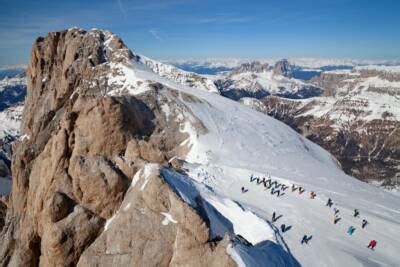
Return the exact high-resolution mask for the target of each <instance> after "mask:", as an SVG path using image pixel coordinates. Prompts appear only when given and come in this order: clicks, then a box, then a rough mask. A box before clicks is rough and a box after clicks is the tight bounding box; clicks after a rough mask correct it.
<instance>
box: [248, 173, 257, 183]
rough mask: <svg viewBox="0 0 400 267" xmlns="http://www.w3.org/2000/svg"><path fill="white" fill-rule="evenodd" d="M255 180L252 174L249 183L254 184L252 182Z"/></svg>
mask: <svg viewBox="0 0 400 267" xmlns="http://www.w3.org/2000/svg"><path fill="white" fill-rule="evenodd" d="M256 179H257V177H254V176H253V174H252V175H251V176H250V182H251V183H252V182H254V180H256Z"/></svg>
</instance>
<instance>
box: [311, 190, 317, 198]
mask: <svg viewBox="0 0 400 267" xmlns="http://www.w3.org/2000/svg"><path fill="white" fill-rule="evenodd" d="M316 196H317V194H315V192H314V191H311V192H310V198H311V199H314V198H315V197H316Z"/></svg>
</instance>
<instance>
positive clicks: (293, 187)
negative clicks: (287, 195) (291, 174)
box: [292, 184, 298, 192]
mask: <svg viewBox="0 0 400 267" xmlns="http://www.w3.org/2000/svg"><path fill="white" fill-rule="evenodd" d="M297 189H298V187H296V186H295V185H294V184H292V192H294V191H296V190H297Z"/></svg>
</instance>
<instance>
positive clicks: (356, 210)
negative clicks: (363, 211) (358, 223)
mask: <svg viewBox="0 0 400 267" xmlns="http://www.w3.org/2000/svg"><path fill="white" fill-rule="evenodd" d="M354 217H356V218H357V217H360V212H359V211H358V209H354Z"/></svg>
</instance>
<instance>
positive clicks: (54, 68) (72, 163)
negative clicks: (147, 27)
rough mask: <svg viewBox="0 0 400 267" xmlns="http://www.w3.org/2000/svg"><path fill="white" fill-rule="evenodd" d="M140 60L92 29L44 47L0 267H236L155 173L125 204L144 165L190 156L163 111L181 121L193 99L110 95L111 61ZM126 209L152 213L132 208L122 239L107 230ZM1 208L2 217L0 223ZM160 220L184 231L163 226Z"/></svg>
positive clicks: (33, 66)
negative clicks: (168, 217)
mask: <svg viewBox="0 0 400 267" xmlns="http://www.w3.org/2000/svg"><path fill="white" fill-rule="evenodd" d="M106 42H107V45H106ZM134 58H135V55H133V54H132V52H130V51H129V49H127V48H126V47H125V46H124V44H123V42H122V41H121V40H120V39H119V38H118V37H116V36H115V35H112V34H111V33H107V32H102V31H97V30H93V31H90V32H86V31H83V30H79V29H70V30H67V31H63V32H57V33H50V34H49V35H48V36H47V37H46V38H38V39H37V41H36V43H35V44H34V46H33V49H32V57H31V61H30V64H29V69H28V95H27V98H26V102H25V110H24V113H23V118H22V126H23V127H22V128H23V129H22V131H23V134H26V136H27V138H23V139H20V140H18V141H17V142H16V143H15V144H14V146H13V151H14V153H13V160H12V172H13V185H12V194H11V196H10V199H9V201H8V203H7V214H6V217H5V220H4V226H3V227H2V228H3V229H2V231H1V233H0V240H2V242H1V243H0V266H74V265H76V264H77V263H78V261H79V262H80V265H82V266H86V265H87V266H96V264H100V263H101V264H103V265H108V264H109V263H110V264H111V263H113V264H114V263H118V264H122V265H123V264H124V263H127V262H129V263H133V265H135V264H136V263H138V264H139V263H140V264H142V263H143V264H149V265H147V266H151V265H152V264H154V265H153V266H156V265H157V266H169V265H182V264H183V265H193V266H200V265H201V266H205V265H209V264H211V265H212V266H217V263H221V264H223V265H222V266H226V265H231V260H230V258H229V257H228V256H227V255H226V253H225V248H226V242H227V241H225V243H222V242H221V243H220V245H219V246H218V249H215V250H211V249H210V247H209V245H208V244H207V239H208V228H207V226H206V225H205V223H204V222H203V220H202V219H201V218H200V217H199V216H198V215H197V214H196V212H195V211H193V210H191V209H190V208H189V207H188V206H186V205H185V204H184V203H183V202H182V200H180V199H178V198H177V197H176V195H175V194H174V193H173V192H172V191H171V189H169V187H168V186H167V185H166V184H165V183H164V182H163V181H162V180H161V178H160V177H159V176H158V174H154V177H153V178H151V181H150V182H149V185H148V186H147V187H146V190H145V191H143V192H141V191H140V192H139V191H138V190H137V189H133V188H131V189H129V191H128V195H126V192H127V190H128V188H129V185H130V184H131V180H132V178H133V176H134V175H135V174H136V173H137V172H138V170H140V169H141V168H142V167H143V166H144V165H145V164H147V162H155V163H158V164H163V165H167V162H168V161H169V160H170V159H171V158H173V157H175V156H182V155H184V154H185V153H187V151H188V149H189V147H187V145H186V146H185V145H180V144H182V142H183V141H184V140H185V139H186V138H188V135H187V134H186V133H182V132H181V131H180V127H179V126H180V122H178V121H176V120H175V119H170V118H168V117H166V115H165V114H164V113H163V112H162V110H161V109H160V106H161V105H163V104H165V103H168V105H171V107H172V106H174V109H172V108H171V116H175V115H176V114H174V112H183V110H182V109H184V108H185V107H184V106H180V102H179V101H180V100H179V99H181V98H182V97H189V96H182V95H181V93H180V92H176V91H171V90H167V89H165V88H164V87H163V86H162V85H159V86H154V88H152V90H149V91H148V92H146V93H145V94H142V95H140V96H139V97H133V96H130V95H126V96H119V97H111V96H108V95H107V92H108V90H110V89H113V88H109V86H110V85H109V84H108V83H107V80H105V79H104V77H106V76H107V75H109V74H110V73H109V62H110V61H111V62H124V61H126V60H128V59H133V60H134ZM192 100H193V101H196V99H192ZM185 112H186V113H187V114H190V112H189V111H187V110H186V111H185ZM191 120H192V123H193V125H194V127H196V128H198V130H199V133H201V132H206V129H205V127H204V125H202V124H201V123H200V122H199V121H198V120H197V121H198V122H196V118H195V117H194V116H193V117H192V118H191ZM128 201H131V202H132V205H134V206H135V207H143V208H146V209H147V210H148V212H149V213H148V215H143V214H142V213H141V212H140V210H137V209H133V210H131V211H132V213H129V214H125V215H124V217H122V218H121V219H115V220H116V222H117V221H119V224H121V225H122V224H124V227H123V229H120V230H118V229H114V226H112V227H111V228H110V229H109V230H107V231H104V224H105V222H106V220H107V219H110V218H111V217H112V216H113V214H115V212H116V211H117V210H118V209H119V207H120V206H121V203H126V202H128ZM4 210H5V209H4V208H3V207H0V212H2V213H1V214H0V219H1V218H3V217H4V215H3V214H4ZM161 211H166V212H168V211H169V212H171V213H172V214H173V216H175V217H176V218H177V219H179V220H180V223H179V224H178V225H176V226H172V225H170V226H169V227H165V226H164V225H162V224H160V220H161V218H162V215H161V214H160V212H161ZM120 213H123V212H122V211H120V212H119V213H118V214H120ZM118 217H119V216H117V218H118ZM142 217H143V218H142ZM120 220H122V221H120ZM124 220H126V221H125V222H124ZM153 220H155V221H153ZM127 225H129V229H128V227H126V226H127ZM151 225H153V226H151ZM149 226H151V227H150V228H148V229H147V228H146V227H149ZM0 229H1V228H0ZM111 229H114V230H111ZM146 229H147V230H146ZM150 229H151V230H153V231H154V233H152V232H150ZM121 234H122V235H121ZM99 235H100V236H99ZM108 239H112V240H110V241H107V242H110V246H108V247H107V243H104V242H106V241H105V240H108ZM177 241H179V242H178V243H176V242H177ZM127 242H128V243H127ZM126 245H128V246H126ZM111 246H112V248H111ZM107 249H108V250H107ZM109 249H113V250H112V253H111V255H110V252H109V251H110V250H109ZM82 253H83V256H82V257H81V255H82ZM118 253H120V255H119V254H118ZM116 254H118V255H116ZM114 261H115V262H114ZM140 264H139V265H140ZM196 264H197V265H196ZM218 266H221V265H218Z"/></svg>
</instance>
